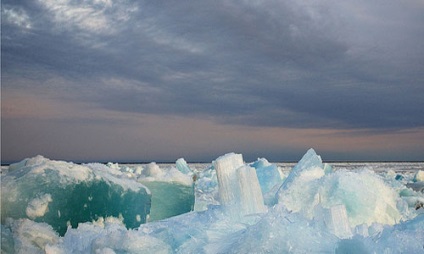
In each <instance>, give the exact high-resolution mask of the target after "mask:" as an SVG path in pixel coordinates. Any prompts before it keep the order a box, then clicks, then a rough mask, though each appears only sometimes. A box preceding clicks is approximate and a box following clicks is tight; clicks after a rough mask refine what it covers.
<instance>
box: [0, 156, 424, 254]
mask: <svg viewBox="0 0 424 254" xmlns="http://www.w3.org/2000/svg"><path fill="white" fill-rule="evenodd" d="M358 165H361V166H358ZM384 167H385V170H383V168H384ZM409 167H410V168H409ZM423 168H424V163H422V164H419V163H415V164H406V163H403V164H401V163H397V164H388V163H381V164H375V163H374V164H373V163H371V164H359V163H358V164H350V163H345V164H342V163H334V164H333V163H331V164H328V163H323V162H322V160H321V157H320V156H319V155H317V154H316V152H315V151H314V150H313V149H310V150H308V151H307V153H306V154H305V155H304V156H303V157H302V159H301V160H300V161H299V162H298V163H297V164H283V165H282V164H273V163H269V162H268V161H267V160H266V159H264V158H261V159H258V160H257V161H255V162H253V163H245V162H244V161H243V157H242V155H241V154H236V153H231V154H226V155H224V156H221V157H219V158H217V159H216V160H215V161H214V162H213V163H212V164H208V165H205V164H203V165H196V166H194V165H193V164H187V162H186V161H185V160H184V159H179V160H177V162H176V163H175V165H162V164H156V163H151V164H143V165H142V164H137V165H123V164H114V163H108V164H107V165H103V164H98V163H92V164H85V165H76V164H73V163H70V162H62V161H52V160H48V159H46V158H44V157H42V156H37V157H34V158H29V159H25V160H23V161H22V162H20V163H17V164H13V165H11V166H10V167H9V168H8V169H5V170H4V171H3V169H2V177H1V183H2V186H1V191H2V192H1V195H2V224H1V236H2V245H1V249H2V252H3V253H56V254H57V253H422V252H423V242H424V208H422V207H420V204H422V203H424V193H423V192H422V189H423V186H424V185H423V182H422V181H421V180H419V179H420V177H419V175H418V173H417V172H418V170H419V169H421V170H422V169H423ZM374 169H376V170H374ZM61 171H64V172H61ZM417 175H418V177H417ZM398 176H402V177H398ZM196 178H197V180H196V181H193V179H196ZM141 183H144V184H145V185H143V184H141ZM146 185H147V186H146ZM78 186H79V187H78ZM83 186H85V187H86V188H85V189H84V188H82V187H83ZM90 186H91V187H90ZM71 187H72V188H71ZM77 187H78V188H80V189H79V191H78V192H75V191H74V192H72V191H71V190H73V188H77ZM90 188H91V189H90ZM59 190H61V191H59ZM77 193H78V195H77ZM84 193H85V194H84ZM105 193H109V194H111V195H112V196H113V197H111V198H108V197H107V196H106V195H103V194H105ZM129 193H132V194H131V195H130V196H128V195H129ZM148 193H150V194H148ZM59 194H60V195H59ZM137 197H144V198H146V197H149V199H143V200H142V201H141V202H140V200H138V199H137ZM100 198H102V199H105V200H109V201H110V202H112V200H113V202H112V203H110V205H109V206H108V210H107V211H108V213H104V214H97V216H92V217H91V218H90V219H88V220H79V221H69V218H68V217H67V216H68V215H69V211H78V210H84V209H86V210H85V211H91V212H93V211H94V210H93V209H94V208H95V206H93V204H92V202H94V201H96V200H99V199H100ZM61 200H66V202H62V203H60V201H61ZM155 200H156V201H155ZM149 202H151V213H150V216H151V219H148V218H147V217H148V215H147V214H148V211H147V210H146V207H147V206H144V207H135V206H133V205H135V204H140V203H142V204H147V203H149ZM158 202H159V203H158ZM264 202H265V204H264ZM65 203H70V204H67V205H63V206H60V209H59V205H60V204H65ZM79 203H81V207H78V204H79ZM155 203H156V204H155ZM193 203H194V204H193ZM84 205H86V207H85V208H84ZM193 205H194V207H193ZM71 206H72V207H73V208H74V209H70V207H71ZM75 208H77V209H75ZM87 209H88V210H87ZM179 209H181V210H179ZM193 209H194V211H193ZM67 210H68V212H67ZM129 211H132V212H129ZM172 211H174V212H175V211H176V212H175V213H172ZM109 212H113V213H109ZM49 216H50V217H51V218H54V220H59V219H62V221H63V223H64V224H65V226H64V228H63V227H62V228H58V227H57V224H55V223H54V221H51V220H50V221H49V220H48V218H49ZM155 216H156V218H155ZM129 218H131V219H132V222H131V223H129ZM68 221H69V222H70V225H69V227H68V225H66V222H68Z"/></svg>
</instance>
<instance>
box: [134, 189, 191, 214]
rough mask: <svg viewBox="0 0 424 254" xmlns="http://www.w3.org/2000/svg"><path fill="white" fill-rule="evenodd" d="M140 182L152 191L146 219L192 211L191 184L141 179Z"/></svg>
mask: <svg viewBox="0 0 424 254" xmlns="http://www.w3.org/2000/svg"><path fill="white" fill-rule="evenodd" d="M141 183H143V184H144V185H145V186H147V187H148V188H149V190H150V191H151V193H152V204H151V208H150V215H149V219H148V221H156V220H162V219H166V218H169V217H172V216H176V215H179V214H183V213H187V212H190V211H193V209H194V202H195V196H194V186H193V185H191V186H187V185H183V184H179V183H172V182H160V181H149V182H143V181H141Z"/></svg>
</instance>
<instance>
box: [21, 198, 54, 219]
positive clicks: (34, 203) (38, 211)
mask: <svg viewBox="0 0 424 254" xmlns="http://www.w3.org/2000/svg"><path fill="white" fill-rule="evenodd" d="M52 201H53V199H52V196H51V195H50V194H44V195H42V196H40V197H39V198H34V199H33V200H31V201H30V202H29V203H28V206H27V208H26V215H27V216H28V217H29V218H30V219H35V218H37V217H41V216H44V215H45V214H46V212H47V210H48V208H49V203H50V202H52Z"/></svg>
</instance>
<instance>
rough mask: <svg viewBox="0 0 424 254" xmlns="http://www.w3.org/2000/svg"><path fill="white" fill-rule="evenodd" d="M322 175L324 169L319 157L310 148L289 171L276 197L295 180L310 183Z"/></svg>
mask: <svg viewBox="0 0 424 254" xmlns="http://www.w3.org/2000/svg"><path fill="white" fill-rule="evenodd" d="M323 175H324V169H323V165H322V160H321V157H320V156H319V155H317V154H316V153H315V150H314V149H312V148H311V149H309V150H308V151H307V152H306V154H305V155H303V157H302V159H301V160H300V161H299V162H298V163H297V164H296V166H294V168H293V169H292V170H291V171H290V174H289V175H288V176H287V178H286V179H285V180H284V182H283V184H282V185H281V187H280V190H279V193H278V195H279V196H280V195H281V193H280V192H283V191H284V190H286V189H288V188H289V187H290V186H291V185H292V184H293V182H294V181H295V180H296V179H299V178H302V179H303V181H311V180H314V179H317V178H320V177H322V176H323Z"/></svg>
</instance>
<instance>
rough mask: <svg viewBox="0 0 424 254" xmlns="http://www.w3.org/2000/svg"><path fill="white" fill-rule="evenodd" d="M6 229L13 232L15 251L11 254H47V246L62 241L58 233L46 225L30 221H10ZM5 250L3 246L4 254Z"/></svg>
mask: <svg viewBox="0 0 424 254" xmlns="http://www.w3.org/2000/svg"><path fill="white" fill-rule="evenodd" d="M5 228H7V229H8V230H10V231H11V232H13V241H14V245H13V249H14V251H12V252H9V253H46V252H45V248H46V246H48V245H53V244H57V243H58V242H59V241H60V238H59V235H58V234H57V232H55V231H54V230H53V228H52V227H51V226H50V225H48V224H46V223H36V222H34V221H31V220H28V219H19V220H12V219H8V220H7V222H6V227H5ZM2 245H3V238H2ZM3 250H4V249H3V246H2V253H3Z"/></svg>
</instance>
